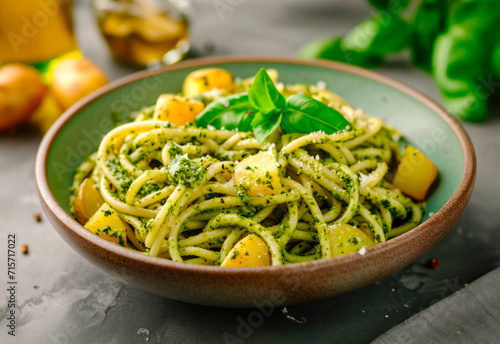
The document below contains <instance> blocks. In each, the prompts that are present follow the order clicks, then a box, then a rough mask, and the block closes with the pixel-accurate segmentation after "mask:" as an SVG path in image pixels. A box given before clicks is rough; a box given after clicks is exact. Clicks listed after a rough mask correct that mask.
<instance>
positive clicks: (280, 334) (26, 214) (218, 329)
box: [0, 0, 500, 343]
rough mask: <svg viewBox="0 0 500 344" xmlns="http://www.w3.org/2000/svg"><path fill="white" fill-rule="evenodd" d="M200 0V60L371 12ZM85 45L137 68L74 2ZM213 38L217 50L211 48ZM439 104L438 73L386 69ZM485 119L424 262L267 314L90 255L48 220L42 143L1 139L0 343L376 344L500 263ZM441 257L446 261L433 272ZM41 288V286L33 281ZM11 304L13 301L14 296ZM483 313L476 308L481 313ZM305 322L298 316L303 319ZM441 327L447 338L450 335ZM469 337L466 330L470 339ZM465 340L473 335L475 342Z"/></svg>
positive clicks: (495, 161) (497, 157)
mask: <svg viewBox="0 0 500 344" xmlns="http://www.w3.org/2000/svg"><path fill="white" fill-rule="evenodd" d="M216 3H217V1H212V0H210V1H208V0H207V1H195V2H194V7H195V10H196V16H195V20H194V25H193V52H192V54H191V55H192V56H202V55H203V56H205V55H222V54H239V55H249V54H250V55H289V56H293V55H294V54H295V53H296V51H297V50H298V48H299V47H301V46H302V45H303V44H305V43H306V42H308V41H310V40H311V39H315V38H318V37H324V36H329V35H333V34H343V33H345V32H346V31H347V30H348V29H349V28H350V27H351V26H353V25H354V24H355V23H357V22H358V21H359V20H361V19H363V18H364V17H366V16H367V15H368V14H369V8H368V7H367V6H366V5H365V4H364V2H361V1H356V2H354V1H348V0H344V1H340V0H339V1H328V0H313V1H303V0H275V1H272V2H268V1H264V0H252V1H224V3H230V4H234V6H232V7H231V8H232V10H230V11H228V12H225V13H224V14H223V15H222V16H219V14H218V12H217V11H216V8H215V6H214V4H216ZM75 21H76V26H77V32H78V38H79V44H80V47H81V48H82V50H83V51H84V53H85V54H86V55H87V56H88V57H90V58H91V59H93V60H94V61H96V62H97V63H98V64H99V65H100V66H101V67H102V68H103V69H104V70H105V71H106V72H107V73H108V75H109V76H110V77H111V78H112V79H116V78H118V77H120V76H123V75H126V74H128V73H130V72H131V71H133V69H130V68H126V67H123V66H119V65H117V64H115V63H114V62H113V61H112V60H111V58H110V57H109V54H108V52H107V50H106V47H105V45H104V43H103V42H102V39H101V38H100V36H99V33H98V31H97V28H96V25H95V23H94V21H93V18H92V15H91V11H90V9H89V6H88V3H87V1H80V2H78V3H77V5H76V9H75ZM207 45H213V46H214V50H213V51H207V49H206V48H207ZM381 72H382V73H383V74H386V75H388V76H391V77H393V78H395V79H398V80H400V81H402V82H404V83H406V84H408V85H410V86H412V87H414V88H416V89H418V90H420V91H422V92H423V93H425V94H427V95H428V96H430V97H431V98H434V99H438V95H437V92H436V89H435V87H434V85H433V83H432V80H431V79H430V78H429V76H428V75H426V74H425V73H422V72H420V71H418V70H416V69H414V68H412V67H411V66H410V65H409V64H408V63H407V62H405V60H404V59H400V58H398V59H393V60H392V61H391V63H389V64H388V65H387V66H386V67H384V68H383V69H381ZM496 99H497V100H496V101H493V102H492V111H491V112H492V113H491V114H490V116H489V118H488V121H487V122H486V123H485V124H482V125H472V124H465V128H466V130H467V132H468V133H469V135H470V136H471V138H472V141H473V143H474V145H475V148H476V152H477V156H478V178H477V183H476V188H475V190H474V193H473V196H472V199H471V201H470V203H469V206H468V208H467V210H466V211H465V214H464V215H463V216H462V218H461V219H460V220H459V222H458V223H457V225H456V226H455V227H454V228H453V229H452V230H451V232H450V233H449V234H448V235H447V236H446V237H445V238H444V239H443V240H442V241H441V242H440V243H439V244H438V245H436V247H434V248H433V249H432V250H431V251H430V252H429V253H428V254H426V255H425V256H424V257H423V258H422V259H420V260H419V261H417V262H416V263H414V264H412V265H411V266H409V267H407V268H406V269H404V270H402V271H400V272H399V273H397V274H395V275H393V276H391V277H389V278H387V279H385V280H383V281H380V282H377V283H375V284H373V285H371V286H369V287H366V288H363V289H361V290H357V291H354V292H351V293H349V294H346V295H343V296H339V297H335V298H332V299H329V300H324V301H318V302H314V303H309V304H305V305H298V306H293V307H287V308H286V309H284V308H280V309H274V310H272V314H268V313H266V315H259V314H261V313H259V311H256V310H245V309H220V308H210V307H202V306H196V305H189V304H183V303H179V302H174V301H170V300H168V299H164V298H161V297H158V296H155V295H151V294H148V293H145V292H143V291H140V290H136V289H134V288H131V287H129V286H127V285H125V284H122V283H121V282H118V281H117V280H115V279H114V278H113V277H110V276H108V275H106V274H105V273H103V272H101V271H100V270H98V269H97V268H95V267H94V266H92V265H90V264H89V263H87V262H86V261H85V260H83V259H82V258H81V257H80V256H79V255H78V254H76V253H75V252H74V251H73V250H72V249H71V248H69V246H68V245H66V243H64V242H63V240H62V239H61V238H60V237H59V236H58V235H57V234H56V232H55V231H54V230H53V229H52V227H51V225H50V224H49V223H48V221H46V219H45V218H43V215H42V218H43V221H42V222H41V223H37V222H35V221H34V219H33V213H38V212H41V207H40V205H39V202H38V198H37V196H36V189H35V184H34V178H33V165H34V157H35V154H36V149H37V146H38V143H39V138H38V137H36V136H34V135H33V134H29V133H24V134H23V133H17V134H9V135H5V134H1V135H0V214H1V216H2V221H1V222H0V255H1V257H0V262H1V263H0V290H2V291H0V300H1V301H0V342H1V343H14V342H17V343H205V342H214V343H219V342H220V343H224V342H226V343H242V342H246V343H257V342H259V343H271V342H273V343H274V342H287V343H302V342H308V343H323V342H348V343H366V342H369V341H371V340H374V339H375V338H377V337H378V336H380V335H381V334H383V333H384V332H386V331H387V330H389V329H391V328H393V327H394V326H395V325H397V324H399V323H401V322H403V321H405V320H406V319H408V318H410V317H411V316H412V315H414V314H416V313H417V312H419V311H420V310H423V309H426V308H428V307H429V306H430V305H432V304H434V303H436V302H437V301H439V300H441V299H443V298H445V297H447V296H449V295H451V294H453V293H454V292H456V291H457V290H459V289H462V288H463V287H464V285H465V284H467V283H471V282H472V281H474V280H475V279H477V278H478V277H480V276H482V275H484V274H485V273H487V272H488V271H490V270H492V269H494V268H495V267H498V266H499V257H500V242H499V241H498V239H497V237H498V234H497V233H498V226H499V224H500V206H499V204H498V199H499V196H500V183H499V182H498V180H497V176H498V172H497V168H498V167H499V166H500V154H499V151H500V140H499V132H500V117H499V116H498V113H499V112H500V104H499V103H500V102H498V96H496ZM7 233H15V234H17V237H18V247H19V246H20V245H21V244H27V245H29V250H30V252H29V254H28V255H22V254H21V253H18V255H17V270H16V272H17V275H16V278H17V281H18V285H17V295H16V296H17V307H18V308H17V310H18V319H17V320H18V323H17V326H18V327H17V331H16V337H15V338H14V337H11V336H8V335H7V327H6V325H7V323H6V317H7V314H8V310H9V309H8V308H7V303H6V301H7V297H8V295H7V291H6V288H7V287H6V285H7V284H6V283H7V281H6V278H7V272H6V263H7V259H6V255H7V252H6V251H7V249H6V246H7ZM430 257H438V258H439V260H440V262H441V266H440V267H439V268H438V269H436V270H431V269H428V268H427V267H426V262H427V261H428V259H429V258H430ZM35 285H37V286H39V287H38V288H37V289H35V288H34V286H35ZM4 301H5V302H4ZM471 317H473V314H471ZM294 319H295V320H294ZM442 326H444V327H440V328H439V329H436V331H437V330H439V331H442V334H443V336H445V337H444V338H446V335H447V334H448V333H449V332H447V331H448V330H449V329H447V328H446V322H444V323H443V325H442ZM469 335H470V334H468V333H462V332H461V333H457V334H455V336H456V337H459V338H462V341H464V338H465V339H468V338H469V337H467V336H469ZM465 341H466V340H465Z"/></svg>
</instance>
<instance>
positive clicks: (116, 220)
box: [85, 203, 131, 247]
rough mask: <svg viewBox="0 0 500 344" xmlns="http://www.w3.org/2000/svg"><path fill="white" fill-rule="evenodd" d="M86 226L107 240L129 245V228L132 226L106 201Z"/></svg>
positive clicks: (125, 245)
mask: <svg viewBox="0 0 500 344" xmlns="http://www.w3.org/2000/svg"><path fill="white" fill-rule="evenodd" d="M85 228H87V229H88V230H89V231H91V232H92V233H94V234H97V235H99V236H100V237H101V238H103V239H105V240H107V241H111V242H114V243H115V244H117V245H120V246H124V247H127V230H131V228H130V226H129V225H128V224H127V223H125V222H123V221H122V220H121V219H120V217H119V216H118V214H117V213H116V211H115V210H113V208H111V207H110V206H109V205H108V204H107V203H104V204H103V205H102V206H101V207H100V208H99V210H97V212H96V213H95V214H94V215H93V216H92V217H91V218H90V220H88V222H87V223H86V224H85Z"/></svg>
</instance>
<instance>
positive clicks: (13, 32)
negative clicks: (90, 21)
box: [0, 0, 77, 69]
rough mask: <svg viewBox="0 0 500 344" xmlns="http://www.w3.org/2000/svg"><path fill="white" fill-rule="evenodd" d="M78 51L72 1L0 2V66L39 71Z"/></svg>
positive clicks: (24, 0) (26, 0)
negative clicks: (26, 66) (29, 67)
mask: <svg viewBox="0 0 500 344" xmlns="http://www.w3.org/2000/svg"><path fill="white" fill-rule="evenodd" d="M76 50H77V45H76V41H75V36H74V32H73V21H72V14H71V0H57V1H55V0H0V64H2V63H11V62H20V63H27V64H32V65H35V66H37V67H40V66H41V67H42V68H41V69H43V65H44V64H47V63H48V62H49V61H50V60H52V59H54V58H56V57H58V56H60V55H63V54H65V53H69V52H72V51H76Z"/></svg>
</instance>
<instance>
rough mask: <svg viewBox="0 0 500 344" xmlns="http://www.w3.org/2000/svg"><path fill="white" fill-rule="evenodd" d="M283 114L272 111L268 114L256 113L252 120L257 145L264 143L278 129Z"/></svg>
mask: <svg viewBox="0 0 500 344" xmlns="http://www.w3.org/2000/svg"><path fill="white" fill-rule="evenodd" d="M282 118H283V114H282V113H281V111H274V112H271V113H268V114H264V113H262V112H260V111H259V112H257V113H256V114H255V116H254V118H253V120H252V123H251V124H252V127H253V133H254V135H255V138H256V139H257V141H259V143H262V142H264V141H265V140H266V139H267V138H268V137H269V135H271V134H272V133H273V132H274V131H275V130H276V129H278V128H279V126H280V124H281V120H282Z"/></svg>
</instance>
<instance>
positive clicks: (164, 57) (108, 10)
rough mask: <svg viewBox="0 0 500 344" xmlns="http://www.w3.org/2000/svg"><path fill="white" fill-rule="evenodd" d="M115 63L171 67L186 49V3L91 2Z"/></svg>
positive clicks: (152, 0)
mask: <svg viewBox="0 0 500 344" xmlns="http://www.w3.org/2000/svg"><path fill="white" fill-rule="evenodd" d="M93 3H94V8H95V13H96V16H97V22H98V25H99V29H100V30H101V33H102V35H103V36H104V38H105V40H106V42H107V44H108V46H109V48H110V50H111V53H112V54H113V56H114V57H115V59H116V60H118V61H120V62H124V63H126V64H131V65H135V66H139V67H146V66H152V65H157V64H161V63H163V64H172V63H176V62H178V61H180V60H181V59H182V58H183V57H184V56H185V55H186V54H187V52H188V50H189V15H190V12H191V7H190V3H189V1H188V0H93Z"/></svg>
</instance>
